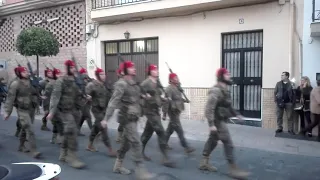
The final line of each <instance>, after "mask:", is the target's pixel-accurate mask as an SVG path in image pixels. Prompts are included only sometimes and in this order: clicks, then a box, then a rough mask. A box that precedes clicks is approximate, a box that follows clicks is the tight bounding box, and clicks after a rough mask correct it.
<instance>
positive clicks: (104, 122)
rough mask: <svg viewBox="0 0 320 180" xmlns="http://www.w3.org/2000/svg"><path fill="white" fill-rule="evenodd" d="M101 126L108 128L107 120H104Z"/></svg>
mask: <svg viewBox="0 0 320 180" xmlns="http://www.w3.org/2000/svg"><path fill="white" fill-rule="evenodd" d="M100 123H101V126H102V127H103V128H104V129H105V128H107V127H108V124H107V121H106V120H102V121H101V122H100Z"/></svg>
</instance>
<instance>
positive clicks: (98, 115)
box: [89, 107, 111, 147]
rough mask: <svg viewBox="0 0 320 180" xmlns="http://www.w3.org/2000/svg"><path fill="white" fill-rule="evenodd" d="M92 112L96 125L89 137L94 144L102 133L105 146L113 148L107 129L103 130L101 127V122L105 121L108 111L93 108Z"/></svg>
mask: <svg viewBox="0 0 320 180" xmlns="http://www.w3.org/2000/svg"><path fill="white" fill-rule="evenodd" d="M91 111H92V114H93V116H94V118H95V121H94V125H93V127H92V129H91V134H90V137H89V140H90V142H93V141H94V139H95V137H96V136H97V135H98V133H99V132H101V138H102V142H103V143H104V145H105V146H107V147H111V144H110V139H109V136H108V131H107V128H103V127H102V126H101V121H102V120H103V118H104V116H105V114H106V109H105V108H103V109H101V108H96V107H92V109H91Z"/></svg>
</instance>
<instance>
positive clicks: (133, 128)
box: [117, 121, 142, 164]
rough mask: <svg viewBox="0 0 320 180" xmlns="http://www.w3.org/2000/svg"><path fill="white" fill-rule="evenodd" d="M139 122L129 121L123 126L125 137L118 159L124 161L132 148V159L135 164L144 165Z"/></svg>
mask: <svg viewBox="0 0 320 180" xmlns="http://www.w3.org/2000/svg"><path fill="white" fill-rule="evenodd" d="M137 125H138V124H137V121H129V122H127V123H126V124H124V125H123V128H124V129H123V136H122V138H123V139H122V141H121V145H120V148H119V150H118V151H117V152H118V155H117V158H118V159H124V157H125V155H126V153H127V152H128V151H129V149H130V148H131V150H132V157H133V161H134V162H135V163H137V164H138V163H142V154H141V144H140V141H139V133H138V130H137Z"/></svg>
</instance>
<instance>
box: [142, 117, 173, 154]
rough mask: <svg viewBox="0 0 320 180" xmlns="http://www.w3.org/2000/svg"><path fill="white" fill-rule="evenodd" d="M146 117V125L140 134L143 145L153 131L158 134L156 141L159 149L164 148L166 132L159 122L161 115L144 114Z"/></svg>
mask: <svg viewBox="0 0 320 180" xmlns="http://www.w3.org/2000/svg"><path fill="white" fill-rule="evenodd" d="M145 115H146V117H147V122H146V126H145V128H144V131H143V133H142V135H141V142H142V145H143V146H145V145H146V144H147V143H148V141H149V140H150V138H151V137H152V135H153V132H156V134H157V135H158V143H159V146H160V149H161V150H164V149H165V148H166V144H167V141H166V139H167V138H166V133H165V131H164V128H163V126H162V123H161V117H160V114H159V113H158V114H157V113H152V114H149V113H148V114H145Z"/></svg>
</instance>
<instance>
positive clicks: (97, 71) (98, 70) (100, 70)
mask: <svg viewBox="0 0 320 180" xmlns="http://www.w3.org/2000/svg"><path fill="white" fill-rule="evenodd" d="M102 72H103V69H101V68H97V69H96V70H95V73H96V74H99V73H102Z"/></svg>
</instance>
